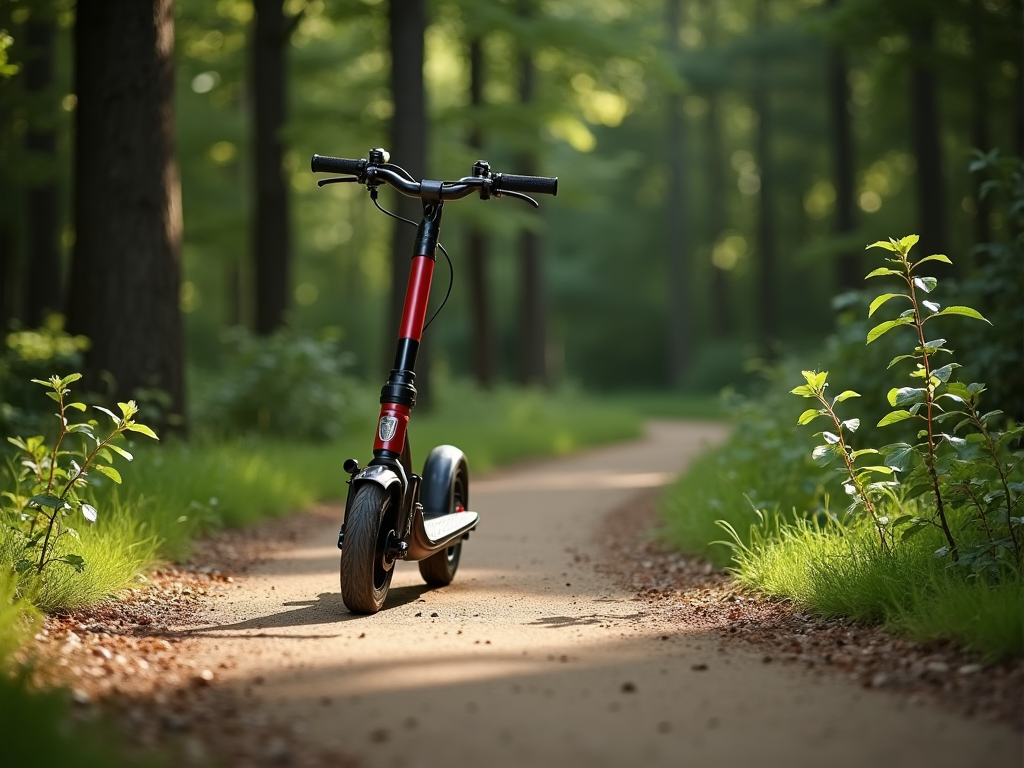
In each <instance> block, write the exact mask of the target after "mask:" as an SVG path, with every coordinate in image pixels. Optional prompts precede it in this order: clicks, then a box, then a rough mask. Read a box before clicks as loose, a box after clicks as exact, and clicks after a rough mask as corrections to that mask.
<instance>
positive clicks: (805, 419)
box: [796, 408, 822, 427]
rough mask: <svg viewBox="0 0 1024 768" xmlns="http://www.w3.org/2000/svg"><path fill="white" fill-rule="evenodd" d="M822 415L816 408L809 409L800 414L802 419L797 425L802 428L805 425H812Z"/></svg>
mask: <svg viewBox="0 0 1024 768" xmlns="http://www.w3.org/2000/svg"><path fill="white" fill-rule="evenodd" d="M821 415H822V413H821V411H820V410H817V409H816V408H808V409H807V410H806V411H804V412H803V413H801V414H800V418H799V419H797V420H796V423H797V424H798V425H799V426H801V427H802V426H803V425H804V424H810V423H811V422H812V421H814V420H815V419H816V418H818V417H819V416H821Z"/></svg>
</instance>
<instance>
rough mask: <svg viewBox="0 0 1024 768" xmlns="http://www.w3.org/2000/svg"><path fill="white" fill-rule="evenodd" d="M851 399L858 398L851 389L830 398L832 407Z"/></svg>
mask: <svg viewBox="0 0 1024 768" xmlns="http://www.w3.org/2000/svg"><path fill="white" fill-rule="evenodd" d="M852 397H860V393H859V392H854V391H853V390H852V389H844V390H843V391H842V392H840V393H839V394H838V395H836V396H835V397H834V398H832V405H835V404H836V403H841V402H843V401H844V400H849V399H850V398H852Z"/></svg>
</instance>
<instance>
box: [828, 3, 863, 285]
mask: <svg viewBox="0 0 1024 768" xmlns="http://www.w3.org/2000/svg"><path fill="white" fill-rule="evenodd" d="M838 2H839V0H829V5H831V6H835V5H837V4H838ZM828 57H829V61H828V103H829V113H830V114H829V116H830V118H831V120H830V123H831V125H830V128H831V129H832V142H831V143H832V173H833V179H834V182H835V189H836V203H835V205H836V207H835V219H834V225H833V226H834V232H835V234H836V235H840V236H841V235H845V234H847V233H849V232H852V231H853V227H854V219H853V216H854V210H853V207H854V199H853V195H854V171H853V168H854V163H853V125H852V120H851V118H850V106H849V105H850V83H849V81H848V79H847V74H848V73H847V66H846V54H845V53H844V52H843V50H842V48H839V47H838V46H837V47H834V48H832V49H831V50H830V51H829V54H828ZM863 279H864V275H863V270H862V268H861V260H860V252H859V251H844V252H843V253H840V254H838V256H837V257H836V265H835V284H836V288H837V289H838V290H840V291H852V290H856V289H858V288H860V287H862V285H863Z"/></svg>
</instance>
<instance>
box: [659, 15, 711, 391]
mask: <svg viewBox="0 0 1024 768" xmlns="http://www.w3.org/2000/svg"><path fill="white" fill-rule="evenodd" d="M665 15H666V18H665V21H666V26H667V32H668V52H669V57H670V59H669V61H670V66H671V67H672V69H673V70H675V71H676V72H678V65H679V23H680V19H681V15H682V3H681V2H680V0H668V2H667V4H666V6H665ZM666 109H667V112H668V126H667V130H666V138H667V141H668V146H667V147H666V151H665V156H666V158H667V159H668V193H667V195H666V215H667V231H666V233H665V235H666V237H665V241H666V246H667V248H668V254H667V255H668V273H669V350H668V362H669V380H670V381H671V382H672V386H674V387H681V386H683V384H684V383H685V381H686V374H687V372H688V368H689V362H690V352H691V350H690V322H689V282H688V281H689V272H690V270H689V266H690V256H689V246H688V243H687V235H688V231H687V229H688V224H689V222H688V219H689V210H688V202H689V201H688V200H687V195H686V148H687V136H686V119H685V118H684V117H683V114H682V95H681V94H680V93H679V91H678V90H677V89H676V88H675V87H673V89H672V90H671V91H670V92H669V94H668V99H667V104H666ZM715 271H716V272H718V271H720V270H717V269H716V270H715Z"/></svg>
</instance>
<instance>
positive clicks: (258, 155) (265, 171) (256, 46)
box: [252, 0, 291, 335]
mask: <svg viewBox="0 0 1024 768" xmlns="http://www.w3.org/2000/svg"><path fill="white" fill-rule="evenodd" d="M253 7H254V9H255V11H256V17H255V27H254V30H253V45H252V101H253V117H254V120H253V134H254V142H253V144H254V150H255V153H254V156H253V165H254V166H255V168H254V173H253V176H254V178H255V182H256V204H255V207H254V210H253V219H252V251H253V262H254V268H255V269H254V272H255V281H256V332H257V333H259V334H263V335H266V334H270V333H273V332H274V331H276V330H277V329H278V328H280V327H281V326H283V325H284V323H285V315H286V312H287V311H288V286H289V285H290V279H289V278H290V261H291V252H290V232H289V229H290V227H289V223H288V186H287V183H286V182H285V178H284V168H283V166H282V163H283V161H284V141H283V137H282V135H281V134H282V131H283V130H284V126H285V121H286V120H287V82H288V78H287V61H286V53H287V43H288V38H289V31H290V29H289V26H290V25H289V20H288V18H287V17H286V16H285V13H284V0H254V2H253Z"/></svg>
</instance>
